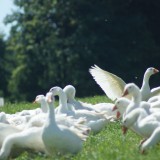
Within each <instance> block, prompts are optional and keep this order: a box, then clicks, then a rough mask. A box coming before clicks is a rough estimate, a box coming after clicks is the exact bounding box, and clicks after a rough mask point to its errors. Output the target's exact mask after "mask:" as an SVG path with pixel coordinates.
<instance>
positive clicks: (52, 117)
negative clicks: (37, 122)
mask: <svg viewBox="0 0 160 160" xmlns="http://www.w3.org/2000/svg"><path fill="white" fill-rule="evenodd" d="M48 120H49V123H51V124H56V121H55V113H54V104H53V102H52V103H49V104H48Z"/></svg>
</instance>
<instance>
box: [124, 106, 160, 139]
mask: <svg viewBox="0 0 160 160" xmlns="http://www.w3.org/2000/svg"><path fill="white" fill-rule="evenodd" d="M159 117H160V112H159V115H158V114H157V113H156V114H150V115H148V113H147V112H146V110H145V109H143V108H136V109H134V110H133V111H131V112H130V113H128V114H127V115H126V116H125V117H124V118H123V121H122V124H123V132H124V134H125V133H126V130H127V128H131V127H133V126H134V131H135V132H136V133H138V134H139V135H141V136H142V137H144V138H145V139H148V138H149V137H150V136H151V135H152V133H153V132H154V130H155V129H156V128H157V127H160V118H159Z"/></svg>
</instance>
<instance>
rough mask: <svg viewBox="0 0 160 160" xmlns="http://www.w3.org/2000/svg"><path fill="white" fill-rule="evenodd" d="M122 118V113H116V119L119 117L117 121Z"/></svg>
mask: <svg viewBox="0 0 160 160" xmlns="http://www.w3.org/2000/svg"><path fill="white" fill-rule="evenodd" d="M120 116H121V113H120V112H119V111H118V112H117V113H116V117H117V119H119V118H120Z"/></svg>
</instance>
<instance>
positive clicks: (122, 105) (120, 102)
mask: <svg viewBox="0 0 160 160" xmlns="http://www.w3.org/2000/svg"><path fill="white" fill-rule="evenodd" d="M129 103H130V100H129V99H127V98H124V97H121V98H118V99H117V100H116V102H115V105H114V106H113V108H112V111H115V110H118V112H117V115H116V117H117V118H120V116H121V115H122V114H123V113H124V112H125V110H126V108H127V106H128V105H129Z"/></svg>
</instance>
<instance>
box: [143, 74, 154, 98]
mask: <svg viewBox="0 0 160 160" xmlns="http://www.w3.org/2000/svg"><path fill="white" fill-rule="evenodd" d="M150 76H151V75H150V74H147V73H145V74H144V78H143V83H142V87H141V90H140V92H141V95H142V100H148V99H149V97H150V86H149V78H150Z"/></svg>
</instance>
